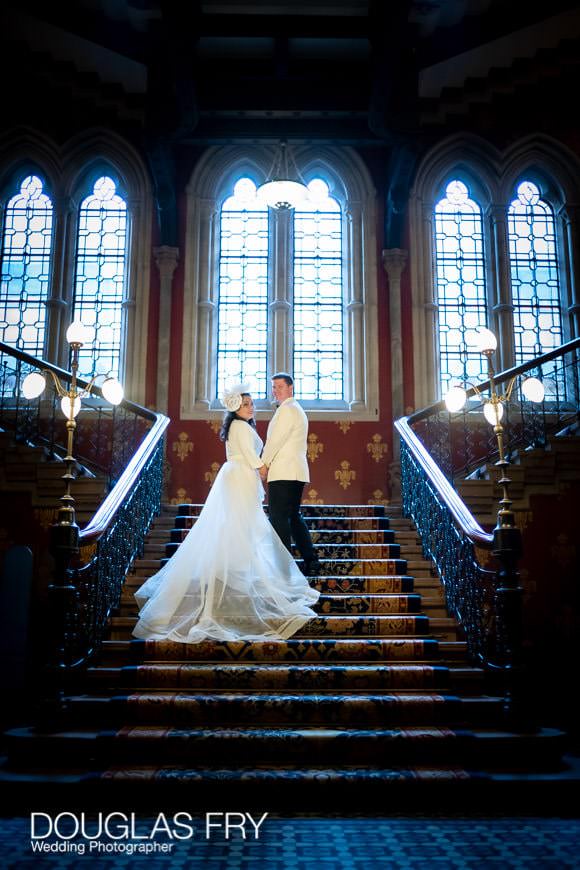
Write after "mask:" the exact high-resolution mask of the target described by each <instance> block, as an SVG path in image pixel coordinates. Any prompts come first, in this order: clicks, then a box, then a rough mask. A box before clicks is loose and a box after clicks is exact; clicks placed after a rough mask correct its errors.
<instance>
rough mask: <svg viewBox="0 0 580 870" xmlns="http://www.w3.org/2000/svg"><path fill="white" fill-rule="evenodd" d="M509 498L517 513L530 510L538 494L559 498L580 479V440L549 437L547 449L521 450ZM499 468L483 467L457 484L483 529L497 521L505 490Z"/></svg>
mask: <svg viewBox="0 0 580 870" xmlns="http://www.w3.org/2000/svg"><path fill="white" fill-rule="evenodd" d="M508 476H509V478H510V480H511V484H510V488H509V491H510V497H511V498H512V500H513V508H514V510H515V511H516V512H517V511H527V510H530V498H532V497H533V496H535V495H549V496H553V495H557V494H558V493H561V492H563V491H564V490H565V489H566V488H568V487H569V486H570V485H571V483H574V482H577V481H579V480H580V438H579V437H578V436H574V435H558V436H553V437H549V438H548V444H547V446H546V448H544V447H541V448H534V449H529V450H523V451H520V452H519V453H518V454H517V455H516V456H514V457H513V458H512V462H511V464H510V466H509V468H508ZM499 478H500V473H499V469H498V468H497V467H496V466H495V465H485V466H482V467H481V468H479V469H478V470H477V472H475V473H474V474H472V475H470V477H469V478H467V479H466V480H462V481H460V482H458V484H457V490H458V492H459V494H460V495H461V498H462V499H463V501H464V502H465V504H466V505H467V506H468V508H469V510H470V511H471V513H472V514H473V515H474V516H476V517H477V519H478V520H479V522H480V523H481V524H482V525H483V526H487V527H489V528H492V527H493V526H494V525H495V522H496V514H497V504H498V501H499V499H500V498H501V493H502V489H501V487H500V486H499V485H498V480H499Z"/></svg>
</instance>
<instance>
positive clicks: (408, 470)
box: [395, 339, 580, 672]
mask: <svg viewBox="0 0 580 870" xmlns="http://www.w3.org/2000/svg"><path fill="white" fill-rule="evenodd" d="M579 354H580V339H575V340H574V341H571V342H568V343H567V344H565V345H562V346H561V347H560V348H558V349H556V350H555V351H552V352H551V353H549V354H544V355H543V356H540V357H537V358H536V359H534V360H531V361H530V362H527V363H525V364H523V365H521V366H517V367H516V368H513V369H509V370H507V371H505V372H501V373H500V374H498V375H496V376H495V385H496V389H497V388H498V387H499V386H500V385H501V384H509V383H510V382H511V381H512V380H513V379H514V378H516V379H518V378H519V376H520V375H527V376H535V377H539V378H540V379H542V378H543V375H544V373H545V372H547V373H548V378H549V379H550V383H549V384H548V389H547V391H546V398H545V401H544V402H543V403H541V404H540V405H537V404H534V403H532V402H528V401H527V400H525V399H524V397H523V395H522V394H521V385H520V383H518V380H516V382H515V385H514V389H513V391H512V393H511V397H510V401H509V402H507V403H506V404H505V413H504V418H503V420H502V424H503V426H504V432H505V435H504V438H505V443H506V445H507V452H508V455H509V456H511V458H512V459H513V458H514V457H515V456H516V455H517V452H518V451H521V450H525V449H527V448H531V447H539V446H542V447H546V448H549V442H550V438H551V437H558V435H562V434H567V433H570V432H573V431H574V432H577V430H578V421H579V419H580V416H579V412H580V389H579V387H580V377H579V365H578V363H579ZM488 387H489V382H486V383H483V384H481V385H479V384H478V389H479V391H480V393H482V394H484V395H485V392H486V389H487V388H488ZM468 397H469V400H468V406H467V407H466V409H464V410H463V411H461V412H458V413H454V414H450V413H449V412H448V411H447V410H446V408H445V405H444V403H443V402H438V403H436V404H433V405H431V406H429V407H428V408H425V409H424V410H422V411H419V412H418V413H416V414H413V415H411V416H410V417H407V418H401V419H400V420H397V421H396V423H395V427H396V429H397V431H398V433H399V435H400V438H401V484H402V506H403V513H404V515H405V516H409V517H411V518H412V519H413V521H414V523H415V525H416V526H417V530H418V532H419V534H420V535H421V539H422V541H423V550H424V553H425V556H427V557H428V558H430V559H432V560H433V562H434V563H435V565H436V567H437V570H438V572H439V574H440V576H441V579H442V582H443V585H444V589H445V597H446V603H447V606H448V607H449V610H450V612H451V613H453V614H454V615H455V616H456V617H457V619H458V620H459V622H460V624H461V625H462V627H463V629H464V632H465V637H466V640H467V645H468V649H469V652H470V654H471V657H472V659H473V660H475V661H477V662H479V663H481V664H484V665H487V666H489V667H490V668H499V669H503V670H504V672H509V670H510V669H512V670H513V667H514V661H515V660H516V659H517V658H518V655H519V650H516V649H514V648H513V647H514V638H515V637H517V636H518V627H517V626H514V625H510V624H508V623H509V621H510V620H512V621H513V620H516V621H517V615H514V614H516V611H517V606H514V607H512V603H511V602H513V601H514V600H516V599H517V598H518V596H519V597H520V598H521V588H520V587H519V585H518V582H517V571H516V569H515V564H516V562H517V541H516V538H515V536H517V534H519V533H517V529H514V530H513V532H514V537H513V540H514V541H516V543H515V547H514V548H513V550H510V551H509V552H508V550H506V548H505V535H504V536H503V538H502V537H501V535H499V534H498V533H497V530H494V533H489V532H487V531H485V530H484V529H483V528H482V527H481V526H480V525H479V523H478V522H477V521H476V520H475V518H474V517H473V516H472V514H471V513H470V511H469V510H468V508H467V507H466V505H465V504H464V502H463V501H462V500H461V498H460V497H459V495H458V493H457V492H456V490H455V488H454V486H455V483H456V482H457V481H458V480H459V479H462V478H464V477H465V476H467V475H469V474H472V475H477V474H478V473H480V469H481V468H482V466H483V465H484V464H486V463H490V462H495V461H496V460H497V458H498V450H497V440H496V438H495V435H494V432H493V427H492V426H490V425H489V423H487V422H486V421H485V420H484V418H483V413H482V404H483V402H482V400H481V398H480V397H479V396H478V395H477V394H476V391H475V390H474V389H471V390H469V391H468ZM504 531H505V530H504ZM508 531H512V530H508ZM502 560H503V564H502ZM508 575H511V577H512V580H508V579H506V578H507V577H508ZM506 602H509V606H506Z"/></svg>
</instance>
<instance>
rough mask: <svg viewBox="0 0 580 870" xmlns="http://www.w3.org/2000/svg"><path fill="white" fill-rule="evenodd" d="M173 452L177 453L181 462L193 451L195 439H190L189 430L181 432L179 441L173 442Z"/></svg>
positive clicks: (178, 437)
mask: <svg viewBox="0 0 580 870" xmlns="http://www.w3.org/2000/svg"><path fill="white" fill-rule="evenodd" d="M173 452H174V453H177V458H178V459H179V460H180V461H181V462H185V460H186V459H187V457H188V456H189V454H190V453H193V441H190V440H189V435H188V434H187V432H180V433H179V435H178V436H177V441H174V442H173Z"/></svg>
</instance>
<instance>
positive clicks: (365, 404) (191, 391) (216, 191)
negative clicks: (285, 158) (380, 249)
mask: <svg viewBox="0 0 580 870" xmlns="http://www.w3.org/2000/svg"><path fill="white" fill-rule="evenodd" d="M274 155H275V151H274V147H273V146H272V147H269V146H249V145H231V146H224V147H220V146H213V147H211V148H208V149H207V150H206V151H205V152H204V154H203V155H202V156H201V158H200V160H199V161H198V163H197V165H196V167H195V168H194V171H193V172H192V175H191V179H190V181H189V183H188V185H187V189H186V190H187V218H186V250H185V255H184V256H185V262H184V321H183V346H182V389H181V404H180V409H181V416H182V418H183V419H198V418H202V417H206V416H207V414H208V412H210V411H212V410H214V409H215V410H216V411H217V410H218V407H219V403H217V401H216V398H215V353H216V348H217V344H216V334H217V306H218V273H217V263H218V252H219V213H220V208H221V204H222V202H223V199H225V197H226V196H228V195H230V194H231V191H232V186H233V182H234V181H235V180H236V179H237V178H239V177H240V175H241V174H247V175H248V176H249V177H250V178H252V180H253V181H254V182H255V183H256V184H260V183H262V182H263V181H265V180H266V178H267V177H268V174H269V171H270V169H271V167H272V164H273V159H274ZM294 157H295V159H296V162H297V165H298V167H299V168H300V170H301V172H307V173H308V172H309V171H310V170H311V169H312V170H313V171H314V170H318V171H320V170H322V169H324V172H325V174H328V175H329V176H330V177H331V178H332V180H333V185H334V186H335V189H336V190H340V192H341V197H340V198H341V201H342V204H343V207H344V215H345V226H346V229H347V232H346V234H345V238H346V246H347V251H348V252H349V255H348V256H347V257H346V258H345V260H347V261H348V262H349V283H348V290H347V294H346V296H347V298H346V299H345V308H346V311H347V317H348V319H349V321H350V320H352V321H353V323H352V325H350V326H349V328H348V329H345V335H347V336H348V341H349V342H350V347H349V348H348V353H346V354H345V356H346V358H347V359H348V360H349V363H348V364H349V365H350V369H349V372H348V389H347V395H348V399H347V401H346V402H342V404H341V407H340V408H339V407H338V406H337V407H334V408H331V407H330V406H329V407H328V408H324V409H323V408H318V409H316V410H314V411H313V416H314V417H316V416H317V415H318V414H320V415H321V418H323V419H328V415H329V414H331V413H332V414H338V415H339V416H340V414H344V413H348V414H350V415H351V416H352V417H353V418H355V419H376V416H377V414H378V347H377V313H376V251H375V250H374V247H375V241H374V239H375V232H376V228H375V223H376V221H375V217H374V210H375V203H374V191H373V190H372V184H371V183H370V178H369V174H368V172H367V170H366V169H365V168H364V166H363V164H362V161H361V160H360V158H359V157H358V155H356V154H355V152H354V151H352V150H351V149H338V148H333V147H326V148H323V149H319V148H317V149H313V148H312V147H309V146H308V147H307V146H304V147H301V148H297V149H295V151H294ZM286 217H287V216H286ZM276 219H277V218H276ZM278 303H279V300H278V299H277V300H276V305H275V307H276V312H281V311H282V309H283V308H288V307H289V306H288V303H287V302H284V304H283V305H282V304H278ZM276 316H278V314H277V315H276ZM280 317H282V315H280ZM282 332H283V330H280V329H279V324H278V326H276V327H273V329H272V334H276V335H277V336H278V337H279V336H280V335H281V334H282ZM281 346H282V345H278V347H281ZM281 352H282V353H284V352H285V351H284V350H283V351H281ZM276 353H277V352H276ZM273 359H274V363H273V364H274V366H276V364H277V363H276V354H275V353H273ZM277 367H278V368H280V366H279V365H278V366H277ZM283 368H287V365H286V366H283ZM346 382H347V379H346V378H345V383H346Z"/></svg>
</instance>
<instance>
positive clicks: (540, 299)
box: [508, 181, 564, 365]
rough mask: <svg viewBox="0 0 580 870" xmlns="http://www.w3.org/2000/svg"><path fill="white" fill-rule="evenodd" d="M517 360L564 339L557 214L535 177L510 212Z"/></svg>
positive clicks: (520, 188)
mask: <svg viewBox="0 0 580 870" xmlns="http://www.w3.org/2000/svg"><path fill="white" fill-rule="evenodd" d="M508 227H509V245H510V265H511V284H512V298H513V306H514V314H513V316H514V338H515V356H516V364H517V365H519V364H521V363H523V362H525V361H526V360H528V359H532V358H533V357H535V356H538V355H539V354H542V353H548V352H549V351H550V350H552V349H553V348H555V347H558V346H559V345H560V344H562V342H563V341H564V338H563V334H562V315H561V309H560V288H559V282H558V259H557V254H556V234H555V227H554V214H553V212H552V208H551V206H549V205H548V203H547V202H545V201H544V200H543V199H541V196H540V190H539V188H538V187H537V185H536V184H534V183H533V182H531V181H523V182H522V183H521V184H520V185H519V186H518V189H517V197H516V199H514V200H513V202H512V203H511V204H510V207H509V213H508Z"/></svg>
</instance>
